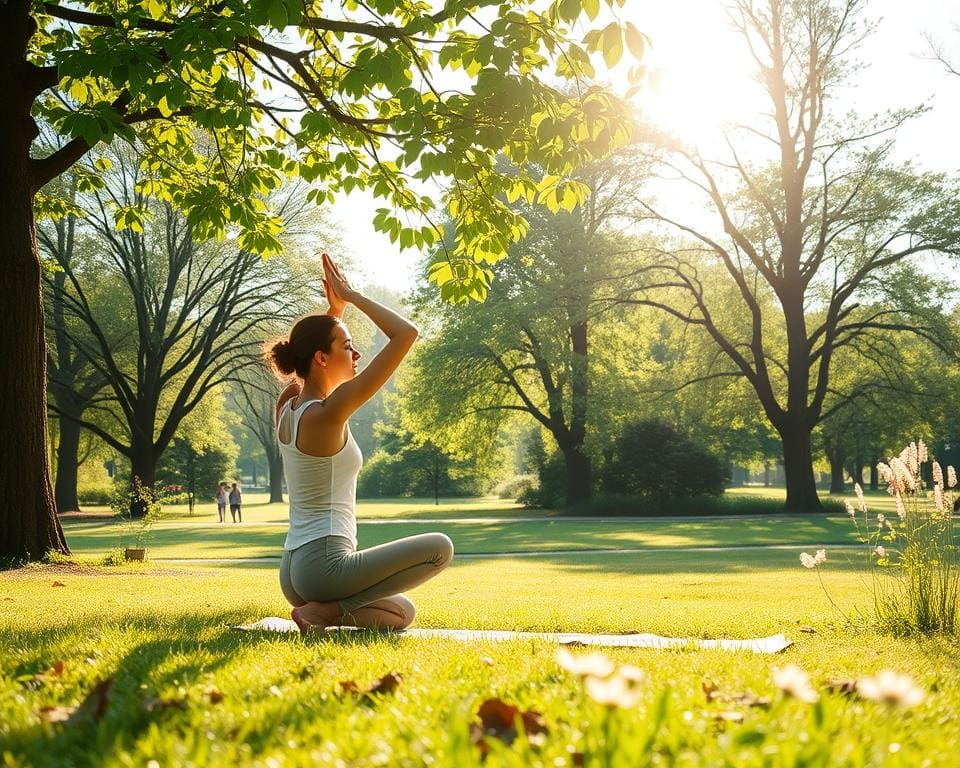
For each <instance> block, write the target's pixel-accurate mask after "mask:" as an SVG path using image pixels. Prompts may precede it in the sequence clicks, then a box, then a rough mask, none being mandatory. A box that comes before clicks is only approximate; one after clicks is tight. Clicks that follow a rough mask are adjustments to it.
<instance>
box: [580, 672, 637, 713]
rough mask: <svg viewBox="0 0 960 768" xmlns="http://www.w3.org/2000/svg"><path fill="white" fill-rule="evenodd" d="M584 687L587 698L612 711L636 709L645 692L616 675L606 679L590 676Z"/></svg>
mask: <svg viewBox="0 0 960 768" xmlns="http://www.w3.org/2000/svg"><path fill="white" fill-rule="evenodd" d="M583 687H584V689H585V690H586V692H587V696H589V697H590V698H591V699H593V700H594V701H595V702H597V703H598V704H602V705H603V706H605V707H610V708H611V709H612V708H615V707H621V708H624V709H626V708H629V707H634V706H636V705H637V704H638V703H639V702H640V699H641V697H642V696H643V691H642V690H641V689H640V687H639V686H637V685H634V684H633V682H632V681H630V680H627V679H626V678H624V677H621V676H620V675H614V676H613V677H610V678H606V679H601V678H599V677H592V676H590V677H587V678H586V680H584V683H583Z"/></svg>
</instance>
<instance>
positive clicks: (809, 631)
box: [799, 627, 817, 635]
mask: <svg viewBox="0 0 960 768" xmlns="http://www.w3.org/2000/svg"><path fill="white" fill-rule="evenodd" d="M799 629H800V631H801V632H805V633H807V634H808V635H815V634H817V630H815V629H814V628H813V627H800V628H799Z"/></svg>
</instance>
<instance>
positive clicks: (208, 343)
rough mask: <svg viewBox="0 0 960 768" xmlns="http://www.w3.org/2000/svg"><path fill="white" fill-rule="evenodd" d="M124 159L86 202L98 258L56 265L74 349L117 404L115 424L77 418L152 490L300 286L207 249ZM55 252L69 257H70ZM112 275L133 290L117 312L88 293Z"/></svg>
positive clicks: (241, 257)
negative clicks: (195, 419) (143, 188)
mask: <svg viewBox="0 0 960 768" xmlns="http://www.w3.org/2000/svg"><path fill="white" fill-rule="evenodd" d="M113 157H114V160H115V162H116V164H117V165H116V168H115V169H113V170H111V164H110V162H109V161H108V159H107V158H106V157H103V158H99V159H98V160H97V165H98V167H99V168H100V169H101V173H102V174H103V175H102V180H103V187H102V188H101V189H96V190H94V191H92V192H90V193H89V195H88V197H87V199H86V200H85V208H87V209H88V210H89V211H90V213H89V215H88V216H87V217H86V218H85V219H84V227H85V229H86V230H87V233H88V236H89V237H90V238H92V242H91V243H89V244H88V245H87V248H88V249H89V250H90V261H89V262H88V263H86V264H84V265H80V264H77V263H76V262H75V261H74V260H71V261H65V260H58V261H57V267H58V268H59V269H60V270H62V273H63V275H64V276H65V279H66V281H67V283H68V284H69V290H68V291H63V292H61V294H60V295H61V296H62V297H63V299H64V302H65V304H66V308H65V312H66V313H69V315H71V316H72V318H73V319H75V320H76V321H78V322H79V323H81V324H82V325H83V326H84V329H85V334H84V335H83V336H80V335H74V336H73V338H72V340H73V342H74V344H75V345H77V346H78V347H79V349H80V351H81V353H82V354H83V355H84V356H85V358H86V360H87V361H88V362H89V363H90V365H92V366H93V367H94V368H95V369H96V370H97V371H98V373H99V374H100V375H101V376H102V377H103V378H104V380H105V381H106V382H107V384H108V386H109V388H110V390H111V394H112V399H113V400H114V401H115V403H116V404H117V408H116V412H115V416H116V424H115V425H113V427H112V428H108V427H105V426H103V425H102V424H100V423H98V422H96V421H93V420H90V419H87V418H84V417H82V416H80V417H76V418H77V421H78V422H79V423H80V424H82V425H83V426H84V427H85V428H86V429H89V430H91V431H92V432H94V433H95V434H97V435H98V436H99V437H100V438H101V439H102V440H103V441H104V442H105V443H107V444H108V445H110V446H111V447H113V448H114V449H115V450H117V451H118V452H119V453H121V454H122V455H123V456H125V457H126V458H127V459H128V460H129V461H130V465H131V466H130V471H131V476H132V477H134V478H138V479H139V482H140V483H141V485H142V486H144V487H146V488H152V487H153V484H154V480H155V476H156V468H157V462H158V461H159V459H160V456H161V455H162V453H163V452H164V450H166V448H167V446H168V445H170V443H171V441H172V440H173V438H174V436H175V434H176V433H177V430H178V429H179V427H180V425H181V422H182V421H183V420H184V419H185V418H186V417H187V416H188V415H189V414H190V413H191V412H192V411H193V410H194V409H195V408H196V407H197V405H198V404H199V403H201V402H202V401H203V399H204V398H205V397H206V396H207V395H208V393H210V392H212V391H213V390H215V389H216V388H217V387H219V386H221V385H222V384H224V383H226V382H228V381H235V380H237V379H238V378H239V376H240V375H241V372H242V369H243V368H244V367H246V366H248V365H252V364H256V363H257V361H258V360H259V358H260V344H261V343H262V340H263V338H264V337H265V336H266V334H267V329H268V328H270V327H273V325H274V324H275V323H276V322H277V320H278V319H282V318H283V317H285V316H287V317H288V318H289V316H290V314H289V313H290V310H291V306H290V303H288V300H289V297H290V292H291V290H293V289H292V287H291V286H290V285H289V282H288V280H287V279H286V277H287V273H286V271H285V270H284V268H283V260H282V259H273V260H270V261H264V260H263V259H261V258H260V257H259V256H257V255H256V254H252V253H250V252H248V251H244V250H242V249H240V250H238V249H237V248H236V247H235V246H234V245H232V244H226V243H207V244H198V243H196V242H195V240H194V238H193V233H192V229H191V227H190V226H189V224H188V223H187V222H186V221H184V219H183V217H182V216H181V215H180V214H178V213H177V212H176V211H175V210H174V209H173V208H172V207H171V206H170V205H169V204H164V203H157V202H155V201H150V200H149V199H146V198H144V197H143V196H142V195H141V194H139V193H138V192H136V191H135V190H136V189H137V181H138V173H139V170H138V168H137V166H136V165H135V163H133V162H131V158H130V156H129V155H127V154H120V153H115V154H114V155H113ZM81 199H83V198H82V197H81ZM133 209H136V210H137V211H138V212H137V214H136V216H137V223H135V224H131V225H130V226H128V227H126V228H125V229H122V230H120V231H116V230H115V228H114V218H115V217H116V216H118V215H125V214H124V213H123V212H125V211H130V210H133ZM51 255H52V256H53V257H54V258H55V259H59V257H60V256H61V255H62V252H61V251H59V250H57V251H53V252H52V253H51ZM81 267H82V268H81ZM105 276H112V277H114V278H115V279H116V280H117V282H119V283H120V284H121V285H122V286H123V288H124V293H123V295H122V296H121V297H118V301H117V304H116V305H115V306H113V307H109V308H106V309H104V308H103V307H99V308H98V307H97V306H96V305H94V304H93V303H92V302H91V300H90V298H89V294H90V292H91V289H92V285H91V284H92V283H94V284H95V283H96V282H97V281H102V280H103V279H104V277H105ZM94 290H95V288H94ZM291 303H293V304H294V305H295V304H296V301H293V302H291ZM118 316H120V317H127V318H130V319H132V320H133V322H134V328H135V330H134V332H132V333H129V332H128V333H129V336H130V339H129V341H128V343H127V345H126V346H127V347H129V349H130V353H129V354H121V353H120V351H119V350H118V348H117V345H116V344H114V343H113V341H112V336H113V334H111V333H110V332H109V330H108V329H109V326H110V325H111V324H113V323H115V319H116V318H117V317H118Z"/></svg>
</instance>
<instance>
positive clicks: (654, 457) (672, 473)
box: [603, 419, 729, 498]
mask: <svg viewBox="0 0 960 768" xmlns="http://www.w3.org/2000/svg"><path fill="white" fill-rule="evenodd" d="M728 479H729V472H728V469H727V464H726V462H725V461H723V460H722V459H721V458H719V457H718V456H714V455H713V454H712V453H710V452H709V451H707V450H706V449H705V448H703V447H702V446H699V445H697V444H696V443H694V442H693V441H692V440H690V439H689V438H688V437H686V436H685V435H682V434H680V433H679V432H678V431H677V430H675V429H674V428H673V427H671V426H670V425H669V424H665V423H664V422H661V421H657V420H656V419H647V420H644V421H638V422H634V423H632V424H628V425H627V426H626V427H625V428H624V430H623V432H622V433H621V435H620V436H619V437H618V438H617V440H616V442H615V443H614V448H613V455H612V457H611V459H610V461H609V462H608V463H607V468H606V472H605V476H604V483H603V485H604V489H605V490H606V491H608V492H612V493H625V494H630V495H635V496H659V497H663V498H677V497H691V496H718V495H720V494H721V493H723V489H724V486H725V485H726V483H727V481H728Z"/></svg>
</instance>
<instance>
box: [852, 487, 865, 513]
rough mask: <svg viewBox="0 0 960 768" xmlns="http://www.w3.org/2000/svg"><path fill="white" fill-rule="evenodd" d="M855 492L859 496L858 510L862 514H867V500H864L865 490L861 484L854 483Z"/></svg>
mask: <svg viewBox="0 0 960 768" xmlns="http://www.w3.org/2000/svg"><path fill="white" fill-rule="evenodd" d="M853 490H854V492H855V493H856V494H857V508H858V509H859V510H860V511H861V512H866V511H867V500H866V499H864V498H863V488H861V487H860V483H854V486H853Z"/></svg>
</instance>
